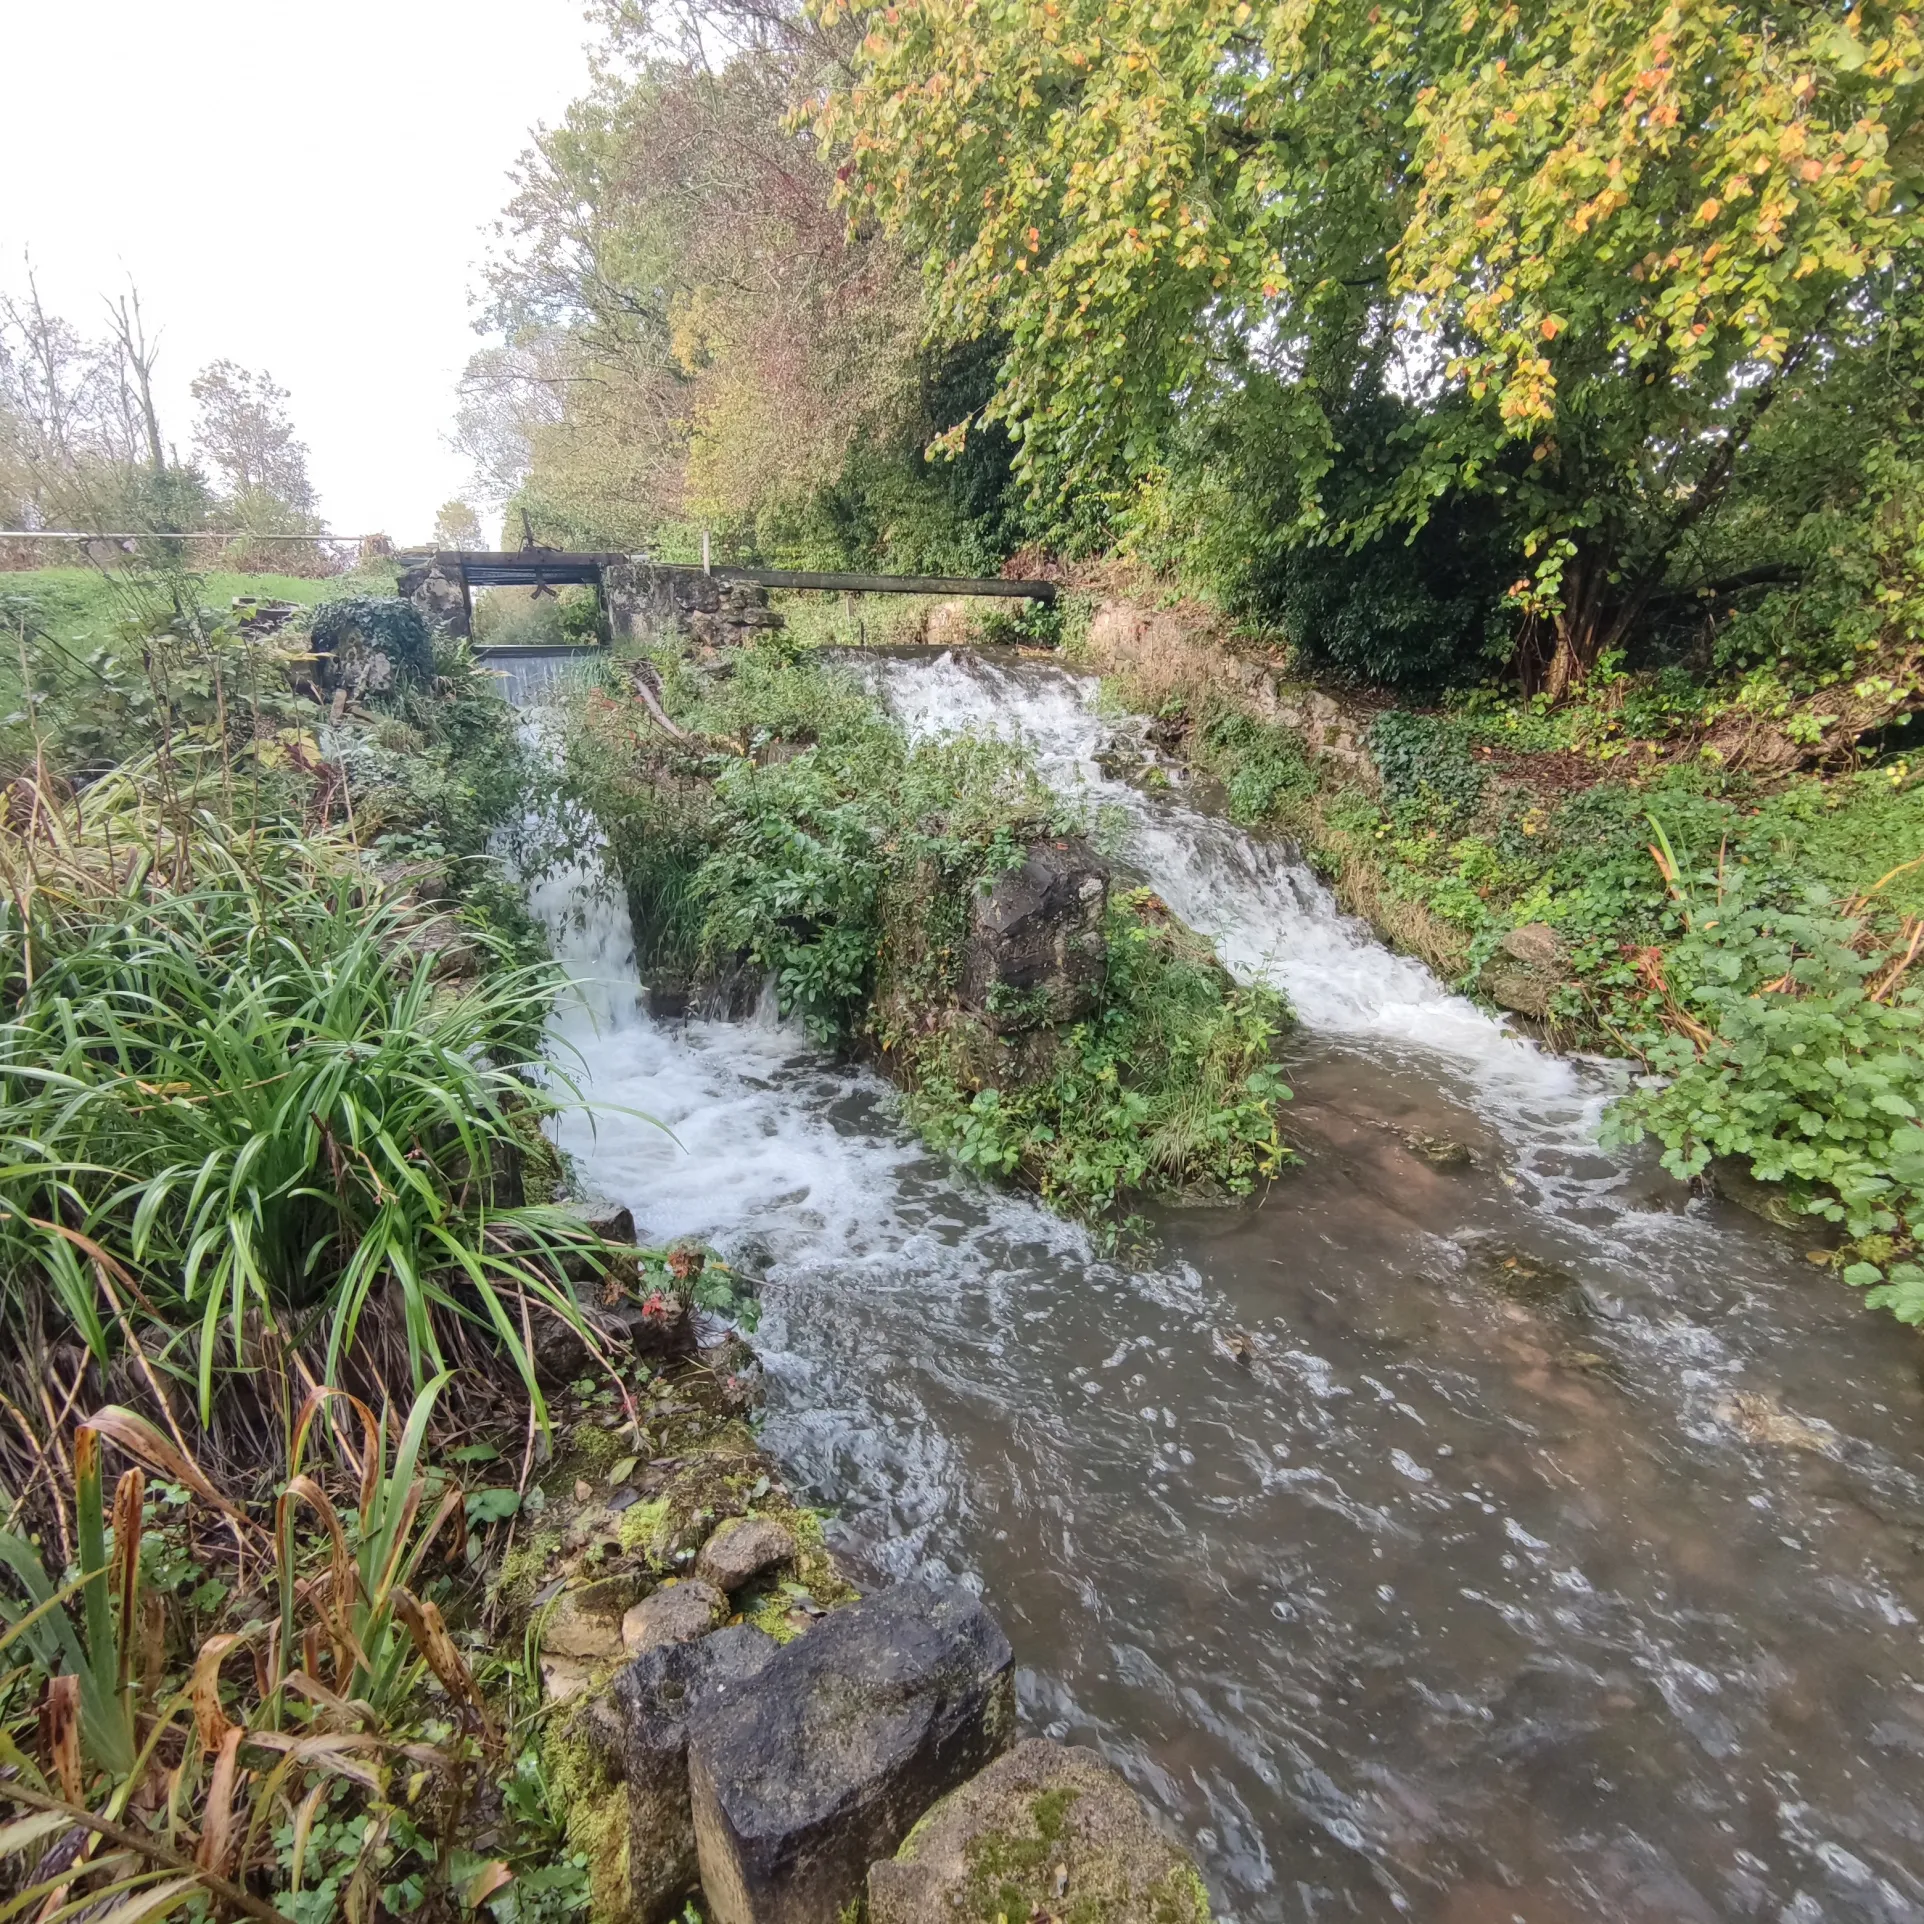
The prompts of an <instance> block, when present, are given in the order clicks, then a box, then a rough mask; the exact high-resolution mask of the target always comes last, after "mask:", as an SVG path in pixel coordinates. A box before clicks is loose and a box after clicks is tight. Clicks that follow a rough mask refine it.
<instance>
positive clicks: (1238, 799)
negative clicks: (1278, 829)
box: [1190, 709, 1316, 828]
mask: <svg viewBox="0 0 1924 1924" xmlns="http://www.w3.org/2000/svg"><path fill="white" fill-rule="evenodd" d="M1190 759H1191V760H1192V761H1194V762H1195V763H1196V764H1197V766H1198V767H1200V768H1202V769H1203V770H1204V771H1205V772H1206V773H1208V774H1210V775H1213V776H1214V777H1215V778H1216V779H1217V780H1218V781H1219V782H1221V783H1222V785H1223V787H1224V789H1225V790H1226V791H1227V792H1228V796H1229V812H1230V814H1231V816H1232V817H1233V818H1234V819H1235V820H1237V821H1239V822H1243V823H1247V824H1248V825H1249V826H1250V827H1252V828H1260V827H1262V826H1264V825H1265V824H1266V823H1270V822H1274V821H1276V820H1277V819H1278V818H1279V817H1281V816H1282V815H1283V814H1284V813H1285V812H1286V811H1287V809H1288V806H1289V804H1290V803H1292V802H1301V801H1305V800H1307V799H1308V798H1309V796H1311V795H1312V794H1314V793H1315V790H1316V777H1315V774H1314V772H1313V771H1312V770H1311V768H1310V765H1309V763H1308V762H1307V761H1306V760H1305V759H1304V756H1303V745H1302V743H1301V741H1299V740H1298V739H1297V737H1296V736H1295V735H1294V734H1292V733H1291V732H1290V730H1289V729H1287V728H1282V727H1279V726H1277V725H1276V724H1275V723H1273V722H1261V721H1257V720H1256V719H1255V718H1254V717H1253V716H1251V715H1245V714H1243V713H1241V712H1240V711H1239V710H1237V709H1224V710H1222V711H1221V712H1220V713H1218V714H1216V715H1214V716H1212V717H1211V718H1210V719H1209V720H1208V721H1206V722H1205V723H1204V724H1203V725H1202V727H1201V728H1200V729H1199V730H1198V731H1197V735H1196V740H1195V743H1194V745H1193V746H1192V748H1191V751H1190Z"/></svg>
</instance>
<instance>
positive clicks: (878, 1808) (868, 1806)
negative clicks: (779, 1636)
mask: <svg viewBox="0 0 1924 1924" xmlns="http://www.w3.org/2000/svg"><path fill="white" fill-rule="evenodd" d="M711 1641H712V1640H711ZM687 1647H689V1648H693V1649H701V1648H703V1647H704V1645H702V1644H696V1645H692V1646H687ZM1014 1727H1015V1675H1014V1658H1013V1654H1012V1653H1011V1651H1010V1649H1009V1643H1008V1639H1007V1638H1006V1637H1004V1636H1003V1634H1002V1632H1001V1630H1000V1628H999V1627H998V1626H997V1624H996V1622H995V1620H994V1618H992V1617H991V1616H990V1615H989V1613H988V1612H987V1611H986V1610H985V1609H983V1607H982V1605H981V1603H980V1602H979V1601H978V1600H977V1599H976V1598H975V1597H973V1596H971V1595H970V1594H969V1593H968V1592H967V1591H966V1590H961V1589H949V1588H943V1587H940V1586H936V1585H932V1584H919V1583H918V1584H902V1585H899V1586H897V1587H896V1588H895V1589H893V1590H885V1591H883V1592H881V1593H880V1595H878V1596H874V1597H870V1598H868V1599H867V1600H866V1601H864V1602H862V1603H858V1604H854V1605H852V1606H851V1607H849V1608H848V1609H846V1610H838V1611H835V1612H834V1613H832V1614H831V1615H830V1616H829V1617H827V1618H826V1619H825V1620H824V1621H822V1622H821V1623H819V1624H817V1625H816V1627H815V1628H814V1629H813V1630H811V1631H810V1632H809V1634H808V1635H807V1636H805V1637H802V1638H800V1639H798V1640H797V1641H796V1642H794V1643H791V1644H788V1645H787V1646H785V1647H784V1648H783V1649H782V1650H781V1651H780V1652H779V1653H778V1654H777V1655H776V1656H775V1657H774V1658H772V1659H771V1660H770V1661H769V1663H768V1665H767V1667H766V1668H765V1669H764V1670H763V1671H762V1673H761V1674H760V1675H759V1676H758V1677H757V1678H756V1680H755V1687H754V1689H753V1691H752V1692H748V1693H744V1694H741V1695H738V1696H736V1697H735V1698H733V1699H732V1700H730V1701H729V1702H727V1703H724V1704H721V1705H719V1706H711V1705H703V1706H702V1708H701V1709H700V1710H699V1711H698V1712H697V1713H696V1714H695V1715H694V1716H693V1717H692V1718H691V1719H690V1727H689V1745H688V1775H689V1792H690V1797H691V1800H692V1804H693V1810H694V1822H695V1841H696V1849H697V1852H698V1854H699V1857H700V1862H701V1880H702V1889H703V1891H704V1893H705V1895H706V1897H707V1900H708V1905H709V1912H710V1915H711V1917H712V1918H713V1919H714V1920H715V1924H835V1921H836V1919H837V1918H838V1917H840V1915H841V1914H842V1913H843V1911H844V1909H845V1907H847V1906H848V1905H849V1904H851V1903H852V1902H854V1901H855V1900H856V1899H857V1898H859V1896H860V1894H861V1892H862V1889H863V1885H864V1882H865V1880H866V1878H867V1874H868V1867H869V1865H870V1864H872V1863H873V1862H874V1861H875V1860H876V1859H877V1858H879V1857H884V1856H887V1855H888V1854H889V1853H891V1852H893V1851H894V1850H895V1848H896V1847H897V1845H899V1844H900V1843H901V1841H902V1839H903V1838H904V1837H905V1836H906V1835H907V1834H908V1831H909V1828H910V1826H911V1825H912V1824H913V1823H914V1822H915V1820H916V1819H917V1818H918V1817H919V1816H921V1814H922V1813H923V1812H924V1811H925V1810H927V1809H928V1807H929V1806H930V1805H931V1804H932V1803H934V1802H935V1801H936V1799H938V1798H939V1797H942V1796H944V1795H946V1794H947V1793H948V1792H949V1791H951V1790H954V1789H956V1788H957V1787H958V1786H959V1785H961V1784H962V1783H964V1782H966V1781H967V1779H968V1778H970V1777H971V1776H973V1775H974V1774H975V1772H976V1771H978V1770H980V1769H981V1768H982V1767H983V1765H985V1764H986V1763H988V1762H989V1761H990V1759H992V1758H993V1757H995V1756H996V1755H997V1754H998V1753H999V1752H1000V1751H1001V1750H1002V1749H1003V1748H1004V1747H1005V1746H1006V1745H1007V1744H1008V1742H1009V1739H1010V1738H1011V1736H1012V1735H1013V1734H1014Z"/></svg>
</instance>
